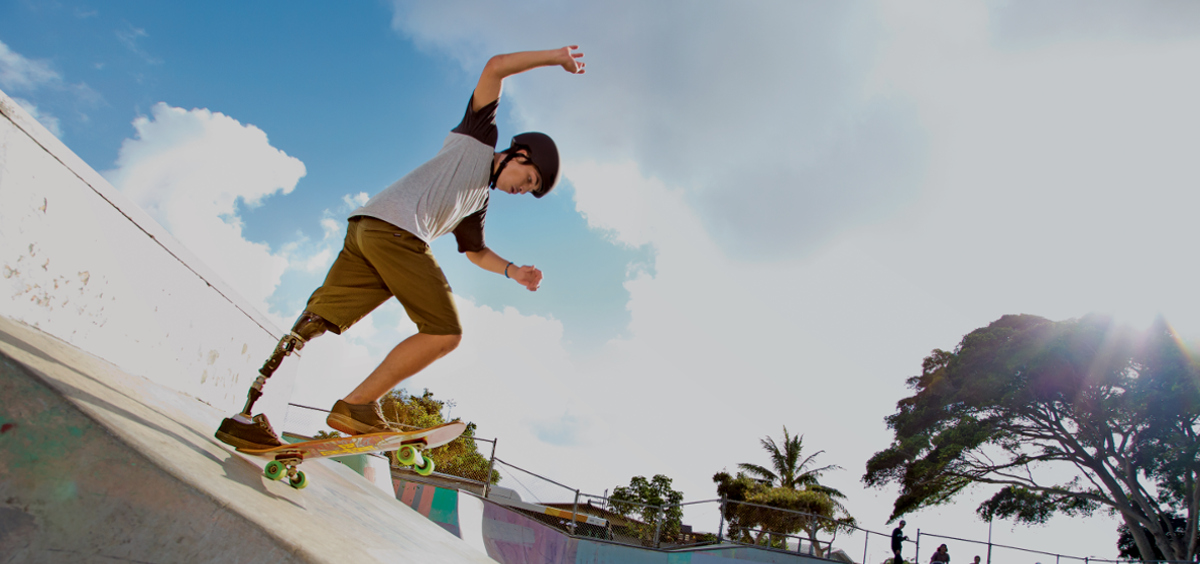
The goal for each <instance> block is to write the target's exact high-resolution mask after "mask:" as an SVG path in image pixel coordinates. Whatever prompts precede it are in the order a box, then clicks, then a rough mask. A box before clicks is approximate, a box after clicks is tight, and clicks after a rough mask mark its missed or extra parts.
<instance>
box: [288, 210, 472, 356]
mask: <svg viewBox="0 0 1200 564" xmlns="http://www.w3.org/2000/svg"><path fill="white" fill-rule="evenodd" d="M392 296H396V299H398V300H400V303H401V305H403V306H404V311H406V312H408V317H409V319H412V320H413V323H416V324H417V330H418V331H420V332H421V333H425V334H429V335H461V334H462V325H460V324H459V322H458V308H456V307H454V298H453V296H452V295H451V293H450V284H449V283H448V282H446V275H445V274H443V273H442V268H441V267H440V266H438V263H437V260H436V259H434V258H433V252H432V251H430V250H429V245H427V244H426V243H425V242H424V241H422V240H420V239H418V238H417V236H416V235H413V234H412V233H409V232H408V231H405V230H403V229H400V228H399V227H396V226H395V225H392V224H390V223H388V222H386V221H383V220H380V219H375V218H373V217H366V216H358V217H353V218H351V219H350V224H349V226H348V227H347V228H346V242H345V244H344V245H343V247H342V252H341V253H338V257H337V260H335V261H333V266H332V267H330V268H329V274H327V275H326V276H325V283H324V284H322V285H321V287H320V288H317V291H316V292H313V295H312V297H310V298H309V299H308V307H307V308H306V309H307V310H308V311H311V312H313V313H315V314H317V315H319V316H321V317H323V318H325V319H326V320H327V321H329V322H330V323H333V324H334V325H336V326H337V333H339V334H340V333H341V332H342V331H345V330H346V329H349V328H350V326H351V325H354V324H355V323H356V322H357V321H358V320H360V319H362V318H363V317H365V316H366V315H367V314H368V313H371V311H372V310H374V309H375V308H377V307H379V305H380V304H382V303H383V302H385V301H387V299H388V298H390V297H392Z"/></svg>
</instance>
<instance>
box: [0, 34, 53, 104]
mask: <svg viewBox="0 0 1200 564" xmlns="http://www.w3.org/2000/svg"><path fill="white" fill-rule="evenodd" d="M59 84H62V75H60V74H58V72H57V71H55V70H54V68H53V67H51V66H50V63H49V62H47V61H38V60H33V59H27V58H25V57H24V56H22V55H21V54H20V53H17V52H15V51H13V50H12V49H9V48H8V45H5V44H4V42H3V41H0V86H2V87H4V89H5V90H9V91H13V92H19V91H29V90H34V89H37V88H39V87H42V86H46V85H59Z"/></svg>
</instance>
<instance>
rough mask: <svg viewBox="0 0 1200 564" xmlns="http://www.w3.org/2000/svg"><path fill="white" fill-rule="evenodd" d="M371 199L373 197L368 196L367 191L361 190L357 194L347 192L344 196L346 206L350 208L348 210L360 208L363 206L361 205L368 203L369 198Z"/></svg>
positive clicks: (343, 200)
mask: <svg viewBox="0 0 1200 564" xmlns="http://www.w3.org/2000/svg"><path fill="white" fill-rule="evenodd" d="M369 199H371V197H370V196H368V195H367V193H366V192H359V193H357V194H346V195H345V196H342V202H344V203H345V204H346V207H347V208H348V209H347V210H346V211H347V212H351V211H354V210H356V209H358V208H361V207H363V206H365V205H367V200H369Z"/></svg>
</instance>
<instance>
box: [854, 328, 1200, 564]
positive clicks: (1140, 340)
mask: <svg viewBox="0 0 1200 564" xmlns="http://www.w3.org/2000/svg"><path fill="white" fill-rule="evenodd" d="M1188 352H1189V351H1188V350H1187V349H1186V348H1185V347H1183V346H1182V345H1181V343H1180V341H1179V339H1178V337H1177V336H1176V335H1175V334H1174V333H1173V332H1172V331H1171V329H1170V327H1169V326H1167V324H1166V323H1165V322H1163V321H1162V320H1159V321H1158V322H1157V323H1155V324H1154V325H1153V326H1152V327H1151V328H1150V329H1148V330H1147V331H1145V332H1140V333H1139V332H1134V331H1132V330H1130V329H1128V328H1124V327H1119V326H1117V325H1116V324H1114V323H1113V322H1112V320H1111V319H1108V318H1105V317H1101V316H1087V317H1084V318H1082V319H1078V320H1069V321H1063V322H1052V321H1049V320H1047V319H1044V318H1041V317H1037V316H1032V315H1008V316H1004V317H1002V318H1000V319H999V320H997V321H995V322H994V323H992V324H990V325H988V326H987V327H984V328H981V329H977V330H975V331H972V332H971V333H970V334H968V335H966V336H965V337H963V339H962V342H960V343H959V345H958V347H956V348H955V349H954V350H953V351H943V350H934V351H933V353H932V354H931V355H930V356H929V357H927V358H926V359H925V361H924V363H923V364H922V371H921V374H920V375H919V376H915V377H913V378H910V379H909V380H908V384H909V386H910V387H911V388H912V389H913V390H915V393H914V395H912V396H910V397H907V398H904V399H902V400H900V402H898V403H897V406H896V407H897V411H896V413H894V414H893V415H890V416H888V417H887V419H886V421H887V424H888V427H890V428H891V429H892V430H893V431H894V433H895V438H894V440H893V442H892V444H891V445H890V446H889V447H888V448H887V449H885V450H883V451H880V452H878V453H876V454H875V455H874V456H873V457H872V458H871V459H870V460H869V461H868V463H867V471H866V474H865V475H864V476H863V481H864V482H865V483H866V484H867V485H870V486H882V485H885V484H889V483H895V484H898V485H899V486H900V495H899V497H898V498H897V499H896V502H895V505H894V507H893V513H892V518H893V519H894V518H898V517H900V516H901V515H904V514H905V513H909V512H912V511H915V510H918V509H921V508H923V507H929V506H933V505H938V504H943V503H947V502H949V501H950V500H952V499H953V498H954V497H955V496H956V495H957V494H958V493H959V492H960V491H962V490H963V489H965V488H967V487H968V486H971V485H973V484H993V485H998V486H1000V490H999V491H998V492H997V493H996V494H995V495H994V496H993V497H992V498H991V499H990V500H988V501H986V502H984V504H983V505H981V506H980V507H979V509H978V512H979V514H980V515H981V516H982V517H984V518H994V517H1011V518H1014V519H1016V520H1018V521H1022V522H1026V523H1045V522H1046V520H1047V519H1048V518H1049V517H1050V516H1051V515H1053V514H1056V513H1064V514H1068V515H1087V514H1090V513H1091V512H1092V511H1094V510H1095V509H1098V508H1106V509H1109V510H1112V511H1115V512H1117V513H1119V514H1120V515H1121V516H1122V517H1123V518H1124V519H1125V522H1126V523H1127V524H1134V525H1136V526H1134V527H1132V533H1131V535H1132V536H1133V537H1134V542H1135V544H1136V545H1137V546H1138V547H1139V549H1140V550H1141V551H1142V553H1144V554H1149V553H1152V552H1153V547H1155V546H1157V547H1158V548H1159V549H1161V551H1162V553H1163V554H1167V555H1168V556H1169V559H1174V560H1191V559H1192V558H1193V557H1194V556H1195V549H1194V546H1195V545H1196V543H1194V542H1192V540H1191V539H1194V538H1195V537H1196V531H1197V527H1196V523H1197V521H1196V518H1197V509H1198V507H1197V504H1196V503H1194V502H1191V503H1189V500H1194V499H1200V458H1198V457H1197V455H1198V454H1200V432H1198V431H1200V384H1198V383H1200V365H1198V364H1197V363H1196V362H1195V361H1193V360H1192V358H1195V356H1189V354H1188ZM1047 466H1059V467H1062V468H1068V469H1073V470H1075V471H1076V473H1077V476H1075V478H1074V479H1071V480H1068V481H1066V482H1062V483H1050V482H1046V481H1043V480H1039V479H1038V478H1037V474H1038V471H1039V470H1040V469H1041V468H1043V467H1047ZM1176 511H1177V512H1180V513H1182V514H1185V515H1186V521H1187V523H1188V525H1187V526H1186V527H1185V528H1186V530H1188V531H1191V533H1189V535H1187V537H1186V538H1184V539H1177V538H1175V537H1173V536H1172V535H1171V532H1170V530H1169V527H1166V526H1164V525H1163V524H1164V523H1169V522H1170V520H1169V516H1170V515H1171V514H1172V513H1173V512H1176Z"/></svg>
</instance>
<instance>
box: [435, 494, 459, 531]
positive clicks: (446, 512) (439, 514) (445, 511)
mask: <svg viewBox="0 0 1200 564" xmlns="http://www.w3.org/2000/svg"><path fill="white" fill-rule="evenodd" d="M429 518H430V519H431V520H432V521H433V522H434V523H439V524H449V525H454V526H455V527H456V528H457V527H458V492H457V491H454V490H447V489H443V488H437V489H435V490H434V492H433V504H432V505H431V506H430V508H429Z"/></svg>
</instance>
